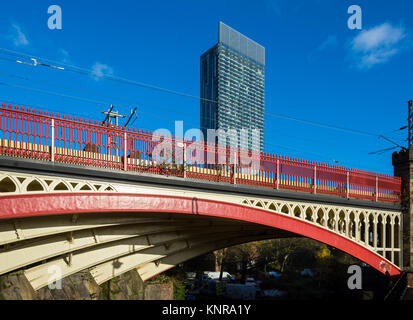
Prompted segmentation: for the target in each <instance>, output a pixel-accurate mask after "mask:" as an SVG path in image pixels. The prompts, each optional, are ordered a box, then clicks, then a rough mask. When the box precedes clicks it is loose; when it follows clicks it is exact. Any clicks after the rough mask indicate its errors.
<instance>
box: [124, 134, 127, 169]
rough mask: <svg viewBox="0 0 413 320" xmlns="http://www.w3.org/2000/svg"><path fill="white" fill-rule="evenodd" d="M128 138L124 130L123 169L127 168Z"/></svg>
mask: <svg viewBox="0 0 413 320" xmlns="http://www.w3.org/2000/svg"><path fill="white" fill-rule="evenodd" d="M127 144H128V140H127V138H126V131H125V132H124V133H123V170H125V171H127V170H128V157H127V153H128V149H127Z"/></svg>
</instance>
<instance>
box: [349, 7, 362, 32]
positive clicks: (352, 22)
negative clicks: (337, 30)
mask: <svg viewBox="0 0 413 320" xmlns="http://www.w3.org/2000/svg"><path fill="white" fill-rule="evenodd" d="M347 13H348V14H351V16H350V17H349V18H348V20H347V26H348V28H349V29H350V30H354V29H358V30H361V28H362V11H361V8H360V6H358V5H355V4H353V5H351V6H349V7H348V9H347Z"/></svg>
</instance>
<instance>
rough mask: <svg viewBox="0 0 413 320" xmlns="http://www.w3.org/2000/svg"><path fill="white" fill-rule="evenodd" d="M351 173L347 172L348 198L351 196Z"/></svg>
mask: <svg viewBox="0 0 413 320" xmlns="http://www.w3.org/2000/svg"><path fill="white" fill-rule="evenodd" d="M349 185H350V173H349V172H348V171H347V183H346V198H349V195H350V186H349Z"/></svg>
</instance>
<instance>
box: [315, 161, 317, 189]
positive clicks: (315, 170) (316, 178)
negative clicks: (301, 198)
mask: <svg viewBox="0 0 413 320" xmlns="http://www.w3.org/2000/svg"><path fill="white" fill-rule="evenodd" d="M314 194H317V165H315V166H314Z"/></svg>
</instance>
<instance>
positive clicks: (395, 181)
mask: <svg viewBox="0 0 413 320" xmlns="http://www.w3.org/2000/svg"><path fill="white" fill-rule="evenodd" d="M0 154H2V155H8V156H15V157H25V158H32V159H41V160H45V161H52V162H65V163H70V164H79V165H89V166H97V167H104V168H110V169H119V170H126V171H136V172H149V173H153V174H160V175H173V176H178V177H183V178H195V179H202V180H209V181H217V182H226V183H233V184H243V185H251V186H258V187H266V188H274V189H284V190H295V191H302V192H309V193H316V194H326V195H335V196H341V197H347V198H357V199H366V200H373V201H382V202H391V203H400V193H401V180H400V178H399V177H394V176H390V175H384V174H377V173H372V172H367V171H362V170H357V169H351V168H345V167H341V166H336V165H330V164H325V163H318V162H312V161H305V160H300V159H293V158H289V157H283V156H279V155H273V154H268V153H264V152H261V153H260V152H253V151H243V150H239V149H233V148H229V147H226V146H220V145H215V144H209V143H206V142H205V143H204V142H198V141H189V140H184V139H182V138H177V137H173V136H166V135H159V134H156V133H152V132H148V131H143V130H135V129H134V130H131V129H130V128H128V129H126V128H122V127H116V126H111V125H104V124H102V123H98V122H96V121H91V120H86V119H82V118H80V117H79V118H76V117H73V118H72V117H70V116H68V117H67V116H65V115H62V116H61V115H59V114H53V113H47V112H42V111H40V110H35V109H32V110H30V109H29V108H26V109H25V108H23V107H17V106H14V107H13V106H11V105H8V106H6V105H5V104H4V103H3V104H2V106H1V107H0ZM245 159H246V160H248V161H249V164H248V163H247V164H244V163H243V162H245V161H243V160H245ZM211 160H212V161H211ZM248 161H246V162H248ZM252 163H254V164H255V165H252V166H251V164H252ZM257 164H258V165H257Z"/></svg>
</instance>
